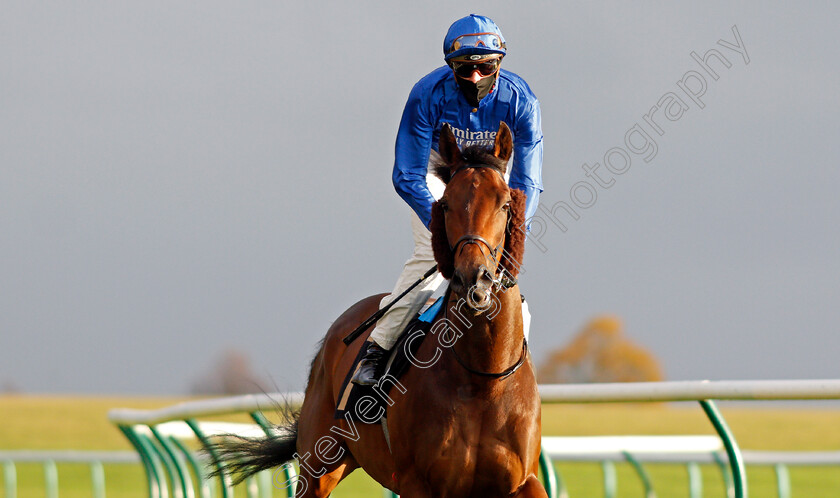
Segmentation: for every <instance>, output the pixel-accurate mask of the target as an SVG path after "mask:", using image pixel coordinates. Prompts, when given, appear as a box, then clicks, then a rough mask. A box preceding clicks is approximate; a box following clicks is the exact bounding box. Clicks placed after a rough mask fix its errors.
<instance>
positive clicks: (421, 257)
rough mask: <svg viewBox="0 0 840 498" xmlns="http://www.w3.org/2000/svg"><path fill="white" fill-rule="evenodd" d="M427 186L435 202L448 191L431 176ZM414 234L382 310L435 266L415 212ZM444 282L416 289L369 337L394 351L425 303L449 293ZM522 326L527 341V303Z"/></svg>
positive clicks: (426, 235)
mask: <svg viewBox="0 0 840 498" xmlns="http://www.w3.org/2000/svg"><path fill="white" fill-rule="evenodd" d="M432 156H437V153H436V152H435V151H432ZM426 183H427V184H428V186H429V190H430V191H431V193H432V195H433V196H434V198H435V199H440V197H441V196H442V195H443V190H444V188H445V185H444V184H443V182H441V181H440V179H439V178H437V177H436V176H434V175H432V174H431V173H430V174H429V175H427V176H426ZM411 231H412V232H413V234H414V253H413V254H412V255H411V257H410V258H408V261H406V262H405V266H403V271H402V273H401V274H400V277H399V278H398V279H397V283H396V285H394V290H392V291H391V294H390V295H388V296H385V297H384V298H383V299H382V301H381V302H380V303H379V307H380V308H381V307H383V306H385V305H386V304H388V303H390V302H391V300H392V299H393V298H394V297H396V296H399V295H400V294H401V293H402V292H403V291H404V290H405V289H407V288H408V287H409V286H410V285H411V284H413V283H414V282H416V281H417V280H419V279H420V277H422V276H423V274H424V273H426V271H428V270H429V268H431V267H432V266H434V265H435V256H434V253H433V252H432V233H431V232H430V231H429V229H428V228H426V226H425V225H424V224H423V222H422V221H420V217H418V216H417V214H416V213H414V212H413V211H412V213H411ZM445 282H446V279H444V278H443V276H442V275H441V274H440V273H435V274H434V275H432V276H431V277H429V278H428V279H426V281H425V282H423V283H422V284H421V285H418V286H417V287H415V288H414V289H413V290H412V291H411V292H409V293H408V294H407V295H406V296H405V297H403V298H402V299H400V300H399V302H397V303H396V304H394V306H392V307H391V309H390V310H388V312H387V313H385V314H384V315H383V316H382V318H380V319H379V321H378V322H376V328H374V329H373V332H371V334H370V337H371V339H373V340H374V341H376V343H377V344H379V345H380V346H381V347H382V348H384V349H391V347H392V346H393V345H394V343H395V342H396V340H397V336H398V335H399V333H400V332H401V331H402V330H403V329H404V328H405V326H407V325H408V322H409V321H410V320H411V318H412V317H413V316H414V315H415V314H416V313H417V312H418V311H419V310H420V309H421V308H422V307H423V305H424V304H426V301H427V300H428V299H429V298H430V297H437V296H436V295H440V294H443V292H444V291H445V290H446V286H445V285H443V284H444V283H445ZM522 326H523V331H524V332H525V339H527V338H528V332H529V330H530V327H531V314H530V313H529V312H528V303H525V302H523V303H522Z"/></svg>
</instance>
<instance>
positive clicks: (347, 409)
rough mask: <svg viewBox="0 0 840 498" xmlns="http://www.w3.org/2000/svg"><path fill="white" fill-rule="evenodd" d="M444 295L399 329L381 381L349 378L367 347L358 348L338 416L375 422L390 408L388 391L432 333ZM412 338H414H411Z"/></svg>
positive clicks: (344, 387) (342, 395)
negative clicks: (369, 382)
mask: <svg viewBox="0 0 840 498" xmlns="http://www.w3.org/2000/svg"><path fill="white" fill-rule="evenodd" d="M444 297H445V296H440V297H439V298H438V299H437V300H436V301H435V302H434V304H432V305H431V306H429V307H428V308H427V309H426V310H425V311H423V312H421V313H420V314H418V315H416V316H415V317H414V318H413V319H412V320H411V321H410V322H409V323H408V326H406V327H405V328H404V329H403V331H402V333H400V335H399V338H398V339H397V342H396V343H395V344H394V347H392V348H391V351H390V352H389V356H388V360H387V363H386V366H385V372H384V373H383V374H382V377H381V378H380V379H381V380H380V382H379V384H377V385H375V386H360V385H358V384H354V383H352V382H350V379H351V378H352V377H353V373H354V372H355V371H356V368H358V365H359V362H360V361H361V359H362V357H363V356H364V353H365V349H366V348H365V347H362V348H360V349H359V353H358V354H357V355H356V358H355V359H354V360H353V366H352V368H350V371H349V372H348V374H347V376H346V377H345V378H344V382H343V383H342V384H341V391H340V393H341V396H339V401H338V405H337V406H336V410H335V418H345V419H347V418H349V419H352V420H353V421H355V422H362V423H365V424H375V423H378V422H379V421H380V419H381V418H382V417H383V416H384V415H385V413H386V411H387V408H388V403H389V402H390V403H391V404H393V400H392V399H391V398H390V397H389V396H388V393H389V392H390V391H391V389H392V388H393V387H394V386H395V385H396V383H395V382H394V380H399V379H400V377H402V375H403V374H405V372H406V371H407V370H408V368H409V366H410V365H411V361H410V360H409V358H408V356H407V354H408V353H410V354H412V355H415V358H416V354H417V351H418V349H419V348H420V345H421V344H422V343H423V341H424V340H425V338H426V336H427V335H429V330H430V329H431V327H432V322H434V320H435V318H436V317H437V315H439V314H440V313H441V311H442V310H443V302H444ZM410 338H411V342H409V339H410ZM406 343H408V344H406Z"/></svg>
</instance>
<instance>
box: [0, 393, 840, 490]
mask: <svg viewBox="0 0 840 498" xmlns="http://www.w3.org/2000/svg"><path fill="white" fill-rule="evenodd" d="M183 400H184V399H183V398H153V399H151V398H118V397H90V396H87V397H82V396H79V397H65V396H55V397H52V396H0V449H3V450H8V449H79V450H128V449H131V447H130V445H129V444H128V442H127V441H126V440H125V438H124V437H123V436H122V434H121V433H120V432H119V431H117V430H116V429H115V428H114V427H113V426H112V425H111V424H110V423H109V422H108V420H107V412H108V410H109V409H111V408H116V407H131V408H157V407H163V406H168V405H171V404H173V403H176V402H179V401H183ZM802 406H805V407H807V405H802ZM722 411H723V414H724V416H725V417H726V420H727V422H728V424H729V425H730V428H731V429H732V431H733V432H734V434H735V436H736V437H737V439H738V442H739V444H740V446H741V448H742V449H754V450H800V451H804V450H838V449H840V410H836V409H829V408H816V409H814V408H810V409H809V408H799V407H796V408H789V407H788V408H779V407H773V408H767V407H766V405H765V407H762V405H761V404H758V403H756V404H755V405H750V406H749V407H745V406H744V405H743V404H740V405H723V407H722ZM543 433H544V434H545V435H608V434H713V433H714V431H713V429H712V427H711V425H710V424H709V422H708V420H707V419H706V418H705V416H704V415H703V413H702V410H701V409H700V408H699V406H697V405H696V404H691V403H678V404H668V405H666V404H648V405H645V404H629V405H628V404H621V405H619V404H603V405H602V404H593V405H546V406H545V407H544V408H543ZM16 468H17V481H18V487H17V489H18V496H20V497H29V496H43V495H44V488H43V469H42V467H41V466H40V465H35V464H18V465H16ZM557 468H558V470H559V471H560V472H561V475H562V477H563V479H564V481H565V482H566V484H567V486H568V488H569V491H570V493H571V496H572V497H590V496H600V495H601V493H602V484H601V480H602V479H601V469H600V466H599V465H598V464H583V463H560V464H558V465H557ZM701 468H702V473H703V483H704V491H705V494H704V496H707V497H715V496H721V497H723V496H724V492H723V483H722V480H721V478H720V474H719V472H718V471H717V469H716V468H714V467H712V466H702V467H701ZM616 470H617V476H618V483H619V490H620V493H619V496H621V497H625V496H626V497H634V496H643V492H642V487H641V485H640V483H639V480H638V479H637V478H636V477H635V475H634V474H633V470H632V468H631V467H630V466H629V465H627V464H619V465H617V466H616ZM647 470H648V472H649V473H650V475H651V478H652V480H653V483H654V486H655V489H656V490H657V492H658V495H659V496H660V497H669V498H670V497H681V496H688V490H687V484H686V483H687V479H686V472H685V469H684V468H683V467H681V466H674V465H650V466H647ZM837 470H838V469H837V468H833V467H807V468H798V467H792V468H791V469H790V475H791V482H792V488H793V493H794V496H805V497H820V496H836V495H838V494H840V472H838V471H837ZM58 474H59V483H60V489H61V495H60V496H62V497H70V498H74V497H81V496H90V495H91V491H90V470H89V469H88V468H87V467H86V466H84V465H78V464H59V465H58ZM105 478H106V483H107V492H108V493H107V495H108V496H109V497H125V498H129V497H141V496H145V495H146V484H145V477H144V474H143V472H142V469H141V468H140V466H139V465H106V467H105ZM748 478H749V485H750V492H751V496H754V497H763V496H775V475H774V474H773V471H772V468H768V467H749V468H748ZM0 489H2V488H0ZM276 496H279V493H277V494H276ZM333 496H336V497H339V498H356V497H359V498H361V497H363V496H364V497H371V496H382V495H381V488H380V487H379V486H378V485H377V484H376V483H375V482H373V481H372V480H371V479H370V478H368V477H367V476H366V475H365V474H364V473H363V472H360V471H357V472H355V473H353V474H352V475H351V476H350V477H349V478H347V479H346V480H345V481H344V482H342V484H341V485H340V486H339V487H338V489H337V490H336V492H335V493H334V494H333Z"/></svg>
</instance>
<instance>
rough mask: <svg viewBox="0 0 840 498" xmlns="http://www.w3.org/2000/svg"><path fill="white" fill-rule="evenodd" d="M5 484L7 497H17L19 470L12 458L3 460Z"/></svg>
mask: <svg viewBox="0 0 840 498" xmlns="http://www.w3.org/2000/svg"><path fill="white" fill-rule="evenodd" d="M3 484H4V486H3V487H4V488H5V489H6V498H17V470H15V462H13V461H11V460H3Z"/></svg>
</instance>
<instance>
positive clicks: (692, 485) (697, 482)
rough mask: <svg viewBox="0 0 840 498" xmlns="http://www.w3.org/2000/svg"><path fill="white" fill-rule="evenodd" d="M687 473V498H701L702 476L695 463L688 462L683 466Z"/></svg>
mask: <svg viewBox="0 0 840 498" xmlns="http://www.w3.org/2000/svg"><path fill="white" fill-rule="evenodd" d="M685 470H686V472H688V496H689V498H701V497H702V496H703V474H701V473H700V466H699V465H697V463H696V462H690V463H689V464H688V465H686V466H685Z"/></svg>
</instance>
